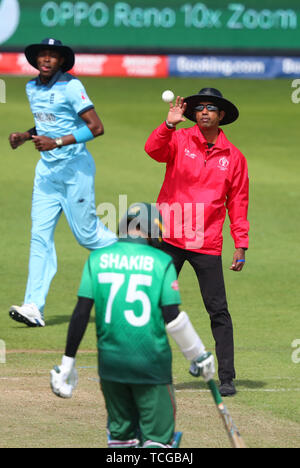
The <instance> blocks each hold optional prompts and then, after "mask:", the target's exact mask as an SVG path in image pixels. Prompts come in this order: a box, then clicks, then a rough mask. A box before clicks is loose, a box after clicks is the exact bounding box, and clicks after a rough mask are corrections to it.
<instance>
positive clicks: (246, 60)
mask: <svg viewBox="0 0 300 468" xmlns="http://www.w3.org/2000/svg"><path fill="white" fill-rule="evenodd" d="M169 74H170V76H181V77H198V76H202V77H210V78H222V77H223V78H224V77H225V78H253V79H259V78H262V79H268V78H278V77H282V78H289V77H296V76H300V58H299V59H298V58H294V57H243V56H240V57H236V56H209V55H208V56H206V55H205V56H204V55H203V56H201V55H170V56H169Z"/></svg>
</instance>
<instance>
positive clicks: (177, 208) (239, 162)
mask: <svg viewBox="0 0 300 468" xmlns="http://www.w3.org/2000/svg"><path fill="white" fill-rule="evenodd" d="M238 116H239V111H238V109H237V107H236V106H235V105H234V104H233V103H232V102H230V101H229V100H228V99H225V98H224V97H223V95H222V93H221V92H220V91H219V90H217V89H214V88H203V89H201V90H200V91H199V92H198V93H197V94H194V95H191V96H188V97H186V98H182V97H180V96H178V97H177V99H176V102H175V103H170V108H169V112H168V115H167V119H166V121H165V122H163V123H162V124H161V125H160V126H159V127H158V128H157V129H155V130H154V131H153V132H152V134H151V135H150V136H149V138H148V140H147V142H146V145H145V151H146V152H147V153H148V155H149V156H151V158H153V159H155V160H156V161H158V162H160V163H165V164H166V173H165V179H164V182H163V185H162V188H161V191H160V193H159V196H158V199H157V204H158V207H159V209H160V211H161V213H162V215H163V218H164V221H165V224H166V233H165V235H164V245H163V249H164V250H165V251H166V252H167V253H169V254H170V255H171V256H172V257H173V260H174V264H175V267H176V270H177V273H178V274H179V272H180V270H181V268H182V266H183V264H184V262H185V261H186V260H187V261H188V262H189V263H190V264H191V265H192V267H193V269H194V271H195V273H196V275H197V279H198V282H199V286H200V290H201V294H202V298H203V302H204V305H205V307H206V310H207V312H208V313H209V316H210V320H211V329H212V333H213V336H214V339H215V344H216V355H217V360H218V374H219V378H220V381H221V385H220V392H221V394H222V395H223V396H228V395H234V394H235V393H236V389H235V385H234V379H235V368H234V340H233V326H232V320H231V316H230V314H229V311H228V306H227V299H226V292H225V285H224V278H223V267H222V259H221V254H222V243H223V237H222V231H223V224H224V220H225V217H226V212H228V215H229V218H230V230H231V235H232V237H233V240H234V244H235V251H234V254H233V261H232V265H231V267H230V268H231V270H232V271H236V272H239V271H241V270H242V268H243V267H244V265H245V251H246V250H247V248H248V231H249V223H248V220H247V212H248V198H249V178H248V169H247V162H246V159H245V157H244V156H243V154H242V153H241V152H240V151H239V150H238V149H237V148H236V147H235V146H234V145H233V144H232V143H231V142H230V141H229V140H228V139H227V138H226V136H225V133H224V132H223V130H222V129H221V128H220V126H224V125H228V124H231V123H232V122H234V121H235V120H236V119H237V118H238ZM186 119H189V120H191V121H192V122H194V123H195V125H193V126H192V127H189V128H181V129H176V127H177V125H179V124H180V123H182V122H184V121H185V120H186Z"/></svg>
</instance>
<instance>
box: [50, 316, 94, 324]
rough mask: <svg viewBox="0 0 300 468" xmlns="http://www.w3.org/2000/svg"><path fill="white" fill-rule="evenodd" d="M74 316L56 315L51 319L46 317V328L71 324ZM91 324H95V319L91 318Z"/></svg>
mask: <svg viewBox="0 0 300 468" xmlns="http://www.w3.org/2000/svg"><path fill="white" fill-rule="evenodd" d="M71 317H72V315H54V316H51V317H50V318H49V319H47V317H45V321H46V327H51V326H54V325H62V324H63V323H70V320H71ZM89 323H95V317H90V320H89Z"/></svg>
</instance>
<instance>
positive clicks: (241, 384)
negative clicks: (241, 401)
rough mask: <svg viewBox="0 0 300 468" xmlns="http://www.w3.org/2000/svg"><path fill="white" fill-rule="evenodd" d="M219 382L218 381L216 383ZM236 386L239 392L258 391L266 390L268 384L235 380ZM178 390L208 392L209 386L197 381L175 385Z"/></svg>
mask: <svg viewBox="0 0 300 468" xmlns="http://www.w3.org/2000/svg"><path fill="white" fill-rule="evenodd" d="M216 382H217V381H216ZM234 384H235V386H236V389H237V391H238V390H239V388H247V389H258V388H264V387H265V386H266V385H267V383H266V382H262V381H258V380H235V381H234ZM175 389H176V390H207V389H208V388H207V385H206V383H205V382H204V381H203V380H200V379H198V378H197V379H196V378H195V382H182V383H178V384H175Z"/></svg>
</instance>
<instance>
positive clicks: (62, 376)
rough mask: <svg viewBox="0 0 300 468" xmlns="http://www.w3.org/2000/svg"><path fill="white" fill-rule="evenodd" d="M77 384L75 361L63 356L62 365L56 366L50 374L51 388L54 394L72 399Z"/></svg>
mask: <svg viewBox="0 0 300 468" xmlns="http://www.w3.org/2000/svg"><path fill="white" fill-rule="evenodd" d="M77 383H78V374H77V370H76V368H75V359H74V358H70V357H67V356H63V358H62V361H61V365H60V366H54V368H53V370H52V371H51V372H50V386H51V389H52V391H53V393H55V395H57V396H59V397H61V398H71V396H72V393H73V390H74V389H75V388H76V385H77Z"/></svg>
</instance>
